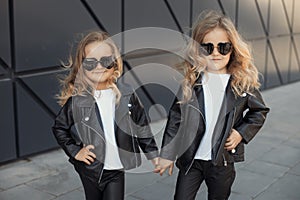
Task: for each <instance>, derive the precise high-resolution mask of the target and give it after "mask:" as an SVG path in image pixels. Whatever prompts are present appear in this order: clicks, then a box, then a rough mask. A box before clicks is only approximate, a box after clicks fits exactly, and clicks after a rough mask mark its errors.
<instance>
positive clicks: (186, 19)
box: [169, 0, 190, 33]
mask: <svg viewBox="0 0 300 200" xmlns="http://www.w3.org/2000/svg"><path fill="white" fill-rule="evenodd" d="M169 4H170V6H171V8H172V9H173V12H174V14H175V16H176V18H177V20H178V22H179V24H180V25H181V28H182V29H183V31H184V32H185V33H188V32H189V26H190V4H189V3H187V1H181V0H173V1H169Z"/></svg>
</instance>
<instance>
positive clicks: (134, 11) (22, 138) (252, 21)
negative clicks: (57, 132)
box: [0, 0, 300, 163]
mask: <svg viewBox="0 0 300 200" xmlns="http://www.w3.org/2000/svg"><path fill="white" fill-rule="evenodd" d="M0 5H1V6H0V27H1V28H0V92H1V94H2V95H1V98H0V103H1V105H0V108H1V112H0V120H1V121H0V127H1V133H0V134H1V136H2V138H1V140H0V151H1V152H5V153H4V154H5V155H4V154H2V153H1V154H0V163H1V162H5V161H7V160H11V159H18V158H20V157H21V156H27V155H30V154H32V153H38V152H40V151H44V150H48V149H51V148H53V147H57V143H56V141H55V139H54V137H53V135H52V132H51V126H52V125H53V118H54V115H55V114H56V113H57V112H58V110H59V108H60V107H59V105H58V104H57V103H56V99H55V95H56V94H57V93H58V92H59V82H58V80H57V75H59V74H65V73H66V71H64V70H63V69H59V68H58V66H60V62H61V61H64V62H66V61H67V59H68V56H69V52H70V49H71V47H72V46H76V44H77V41H78V39H79V38H80V35H81V34H82V33H86V32H88V31H91V30H99V29H101V28H103V29H105V30H107V31H108V33H109V34H110V35H115V34H119V33H120V32H121V31H122V30H129V29H132V28H144V27H160V28H168V29H172V30H175V31H182V32H184V33H187V34H189V33H190V28H191V27H190V26H191V24H193V23H194V22H195V21H196V19H197V18H198V16H199V14H200V13H201V12H202V11H204V10H207V9H209V10H211V9H213V10H218V11H220V12H223V13H225V14H226V15H228V16H229V17H230V18H231V19H232V20H233V22H234V23H235V24H236V25H237V28H238V30H239V31H240V33H241V35H242V37H243V38H246V39H247V40H248V43H249V44H250V45H251V46H252V53H253V56H254V63H255V65H256V66H257V68H258V70H259V72H260V73H261V74H262V78H261V83H262V89H268V88H272V87H276V86H280V85H282V84H288V83H291V82H294V81H299V80H300V34H299V33H300V20H299V19H300V12H299V10H300V1H299V0H243V1H242V0H198V1H196V0H152V1H149V0H130V1H120V0H110V1H99V0H80V1H73V0H64V1H59V0H43V1H37V0H26V1H13V0H12V1H9V0H0ZM139 30H140V29H139ZM143 30H145V29H143ZM147 34H148V33H147ZM147 34H141V35H137V36H138V37H137V36H135V38H134V39H135V42H136V43H133V44H132V45H140V42H141V44H144V43H142V42H149V43H147V44H151V45H150V46H148V47H149V48H153V49H147V50H146V49H138V50H135V51H133V52H128V53H127V54H126V55H124V58H125V59H127V61H128V63H129V64H130V65H131V66H125V67H124V72H127V71H128V70H129V69H130V67H135V66H138V65H142V64H148V63H159V64H163V65H167V66H170V67H174V63H176V62H177V59H178V58H177V57H176V56H174V55H170V53H166V52H161V51H160V50H159V49H154V48H156V46H155V45H156V44H157V42H159V44H160V45H164V47H165V48H164V49H173V48H174V47H176V49H177V48H178V47H181V46H184V41H183V38H182V37H180V39H178V38H175V39H174V38H173V37H170V36H171V35H170V34H168V35H166V36H165V35H163V34H161V35H159V36H158V37H160V38H157V36H156V35H155V34H151V32H150V33H149V35H147ZM180 36H181V35H180ZM118 39H119V38H118ZM138 39H143V41H138ZM121 40H122V38H120V41H117V42H118V45H119V47H120V48H121V47H122V46H121V45H122V44H123V43H124V45H125V46H124V47H125V50H127V49H128V48H129V47H131V45H130V44H131V43H130V42H128V41H121ZM153 40H154V41H153ZM161 41H162V42H161ZM125 42H126V43H125ZM171 44H172V45H171ZM167 45H169V46H167ZM137 47H139V48H144V47H145V45H144V46H141V45H140V46H137ZM160 47H161V46H160ZM71 50H72V52H73V53H74V51H75V49H74V48H73V49H71ZM131 53H132V54H131ZM12 65H13V66H12ZM153 65H154V64H152V67H153V68H154V69H152V68H151V67H150V68H149V70H150V71H149V72H147V73H146V76H145V77H143V75H142V76H140V77H138V78H139V79H140V80H143V79H144V78H149V77H147V76H153V77H154V78H159V79H163V80H164V81H166V82H168V81H171V79H170V77H171V76H173V74H171V73H162V72H161V71H160V73H157V70H156V68H155V65H154V66H153ZM172 80H173V81H174V79H172ZM125 81H126V80H125ZM135 81H137V80H135ZM145 88H146V90H143V89H142V88H139V89H138V93H139V94H140V98H141V100H142V102H143V103H145V108H146V110H148V111H149V112H150V110H153V109H152V108H153V106H154V105H155V104H157V103H158V104H160V106H162V107H163V108H164V109H165V110H166V111H168V109H169V106H170V105H169V104H170V102H171V100H170V99H169V98H171V97H172V94H171V92H170V91H167V89H166V88H163V87H159V86H158V85H156V83H151V84H148V85H147V86H145ZM151 95H152V96H151ZM162 95H164V99H163V100H162V99H160V98H159V99H157V98H158V97H160V96H162ZM162 107H160V108H162ZM148 114H149V113H148ZM151 119H152V120H153V118H151Z"/></svg>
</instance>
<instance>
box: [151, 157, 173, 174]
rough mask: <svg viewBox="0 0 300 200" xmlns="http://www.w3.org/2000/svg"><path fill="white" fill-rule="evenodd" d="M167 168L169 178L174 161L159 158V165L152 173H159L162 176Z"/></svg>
mask: <svg viewBox="0 0 300 200" xmlns="http://www.w3.org/2000/svg"><path fill="white" fill-rule="evenodd" d="M168 168H169V170H168V174H169V175H170V176H171V175H172V173H173V168H174V161H172V160H167V159H164V158H160V159H159V165H158V166H157V167H156V168H155V171H154V172H156V173H159V174H160V175H161V176H162V175H163V173H164V172H165V171H166V170H167V169H168Z"/></svg>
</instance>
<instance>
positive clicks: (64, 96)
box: [57, 31, 123, 106]
mask: <svg viewBox="0 0 300 200" xmlns="http://www.w3.org/2000/svg"><path fill="white" fill-rule="evenodd" d="M93 42H103V43H105V44H107V45H109V46H110V47H111V50H112V53H113V56H114V58H115V65H114V72H113V74H112V76H111V77H109V79H108V81H107V87H108V88H112V90H113V91H114V92H115V94H116V103H118V102H119V100H120V97H121V93H120V90H119V89H118V87H117V85H116V82H117V79H118V78H119V77H120V76H121V74H122V72H123V62H122V59H121V56H120V53H119V50H118V48H117V46H116V45H115V43H114V42H113V41H112V40H111V39H110V38H109V35H108V34H107V33H106V32H102V31H94V32H90V33H88V34H87V35H85V36H84V37H83V38H82V39H81V41H80V42H79V43H78V46H77V49H76V53H75V56H74V57H72V56H70V57H69V63H68V64H67V65H65V64H63V67H64V68H66V69H67V70H69V73H68V75H67V76H64V77H63V78H61V79H60V83H61V86H62V87H61V88H62V89H61V91H60V93H59V94H58V95H57V99H58V103H59V104H60V105H61V106H62V105H64V104H65V103H66V101H67V100H68V98H69V97H71V96H75V95H85V94H87V93H88V94H93V93H94V91H95V86H94V84H92V83H91V82H90V81H89V80H88V78H87V77H86V76H85V72H84V69H83V68H82V61H83V59H84V58H85V56H86V55H85V47H86V46H87V45H88V44H91V43H93Z"/></svg>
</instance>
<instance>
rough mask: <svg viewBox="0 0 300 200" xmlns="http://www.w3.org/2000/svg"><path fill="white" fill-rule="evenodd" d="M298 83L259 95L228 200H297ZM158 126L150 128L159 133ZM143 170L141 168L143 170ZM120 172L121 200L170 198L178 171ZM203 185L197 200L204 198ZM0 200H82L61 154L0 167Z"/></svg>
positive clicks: (299, 177)
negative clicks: (261, 107) (262, 106)
mask: <svg viewBox="0 0 300 200" xmlns="http://www.w3.org/2000/svg"><path fill="white" fill-rule="evenodd" d="M299 88H300V82H295V83H291V84H288V85H284V86H280V87H277V88H273V89H268V90H265V91H263V93H262V94H263V97H264V99H265V102H266V104H267V105H268V106H269V107H270V108H271V111H270V113H269V115H268V118H267V121H266V124H265V126H264V127H263V128H262V130H261V131H260V132H259V134H258V135H257V136H256V137H255V138H254V140H253V141H251V142H250V143H249V144H248V145H247V146H246V161H245V162H243V163H237V164H236V165H235V167H236V172H237V176H236V179H235V182H234V185H233V187H232V193H231V196H230V199H231V200H299V199H300V120H299V119H300V117H299V116H300V101H299V99H300V89H299ZM163 126H164V121H163V122H158V123H155V124H152V128H153V130H154V132H155V131H156V133H158V135H159V133H161V132H162V130H163ZM146 169H147V167H146ZM150 171H151V169H150V168H149V169H147V170H145V171H141V170H135V171H131V172H127V173H126V191H125V192H126V197H125V199H126V200H142V199H143V200H156V199H159V200H169V199H172V197H173V193H174V188H175V182H176V177H177V173H178V171H177V170H175V172H174V174H173V175H172V176H168V175H167V174H164V175H163V176H159V175H158V174H153V173H152V172H150ZM206 196H207V190H206V186H205V184H203V185H202V186H201V188H200V190H199V192H198V194H197V197H196V199H197V200H200V199H201V200H203V199H206ZM0 199H1V200H19V199H20V200H52V199H55V200H82V199H84V192H83V188H82V186H81V182H80V179H79V177H78V175H77V174H76V172H75V171H74V169H73V166H72V165H71V164H70V163H68V162H67V157H66V156H65V154H64V153H63V151H62V150H61V149H58V150H53V151H50V152H47V153H42V154H39V155H36V156H32V157H28V158H26V159H24V160H18V161H15V162H11V163H8V164H5V165H2V166H0Z"/></svg>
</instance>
